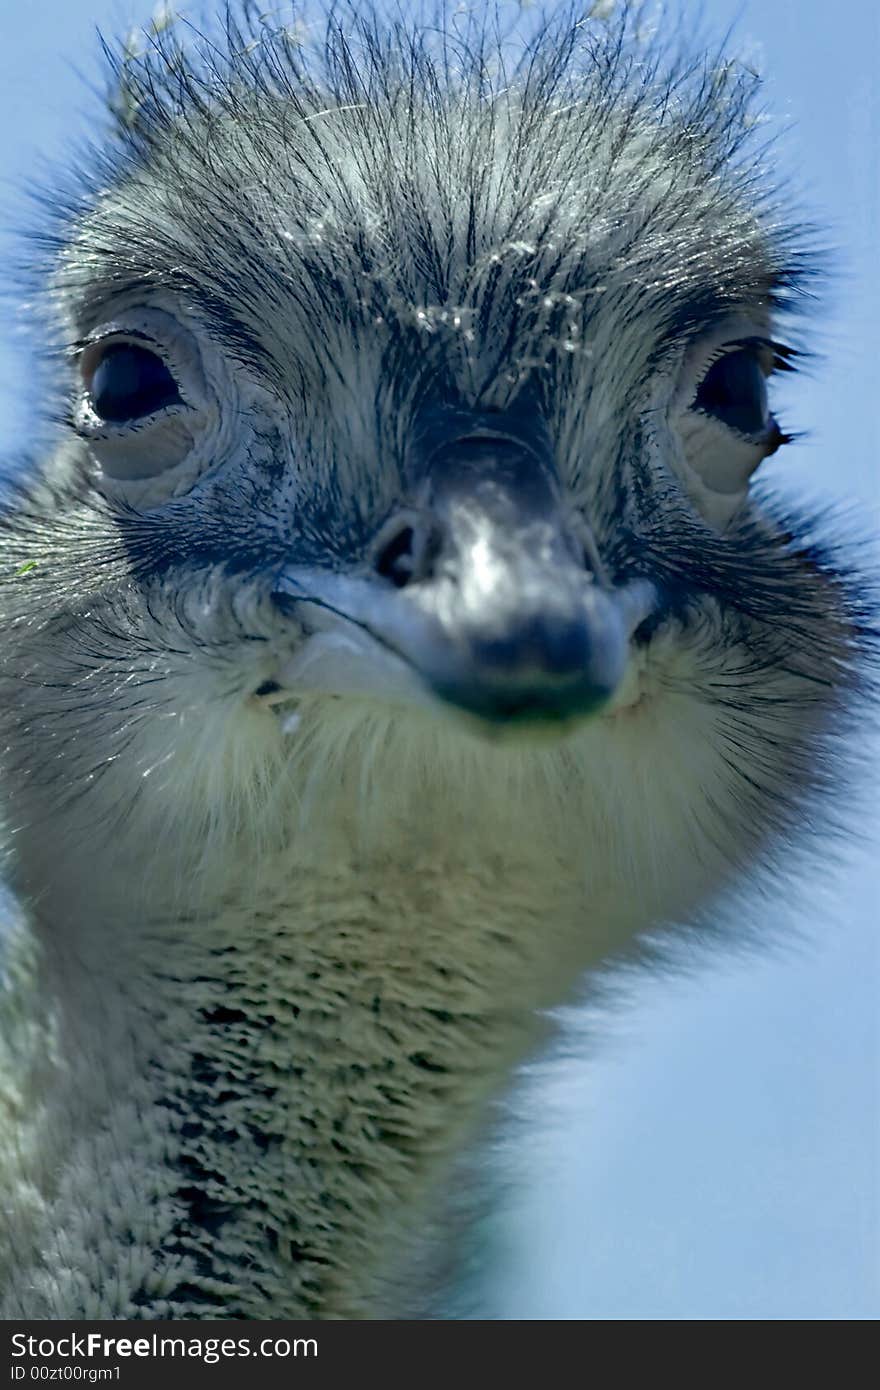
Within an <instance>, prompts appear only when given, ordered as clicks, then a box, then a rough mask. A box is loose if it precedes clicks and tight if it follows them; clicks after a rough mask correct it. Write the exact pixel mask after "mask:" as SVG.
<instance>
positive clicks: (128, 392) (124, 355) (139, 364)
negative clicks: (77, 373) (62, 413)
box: [89, 343, 180, 423]
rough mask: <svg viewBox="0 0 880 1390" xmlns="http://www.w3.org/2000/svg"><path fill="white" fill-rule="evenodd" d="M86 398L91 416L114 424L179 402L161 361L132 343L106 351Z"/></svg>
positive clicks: (168, 374) (171, 379) (175, 389)
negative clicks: (91, 409)
mask: <svg viewBox="0 0 880 1390" xmlns="http://www.w3.org/2000/svg"><path fill="white" fill-rule="evenodd" d="M89 395H90V397H91V402H92V408H93V410H94V411H95V414H96V415H100V417H101V419H102V420H109V421H112V422H114V423H121V422H122V421H126V420H139V419H142V418H143V417H144V416H146V415H152V414H153V413H154V412H155V411H157V410H160V409H161V408H162V407H163V406H166V405H173V404H174V403H175V402H176V401H179V400H180V394H179V392H178V390H177V383H176V381H175V380H174V377H173V376H172V375H171V373H170V372H169V370H168V368H167V367H166V366H165V363H164V362H163V361H162V359H161V357H158V356H157V355H156V353H155V352H150V351H149V349H148V348H143V347H138V346H137V345H136V344H134V343H116V344H114V345H113V346H112V347H109V348H108V349H107V351H106V352H105V353H104V356H103V357H102V358H101V360H100V362H99V363H98V365H97V367H96V368H95V370H94V373H93V375H92V380H91V384H90V386H89Z"/></svg>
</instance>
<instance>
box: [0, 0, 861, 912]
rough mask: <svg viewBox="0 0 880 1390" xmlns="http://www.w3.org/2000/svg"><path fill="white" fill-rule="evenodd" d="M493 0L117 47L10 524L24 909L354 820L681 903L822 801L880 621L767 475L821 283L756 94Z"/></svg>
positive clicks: (16, 817)
mask: <svg viewBox="0 0 880 1390" xmlns="http://www.w3.org/2000/svg"><path fill="white" fill-rule="evenodd" d="M481 16H482V7H476V8H475V10H474V11H473V12H471V13H462V12H459V11H457V10H456V11H453V9H452V8H450V9H449V10H444V11H443V12H424V13H423V14H422V16H421V18H418V19H415V20H406V21H399V22H395V23H386V22H385V21H383V20H380V19H377V18H375V17H373V16H372V15H371V14H370V13H369V11H368V10H367V9H359V8H357V7H350V6H348V5H347V4H343V5H337V6H334V7H333V8H332V10H331V11H330V13H329V16H323V17H322V18H321V19H320V20H318V21H316V22H314V23H313V22H311V20H310V17H309V14H308V13H307V12H305V13H303V14H295V13H294V12H293V11H292V10H291V12H290V14H289V16H288V22H286V23H282V22H281V20H280V19H279V18H278V17H277V16H273V17H271V20H270V19H267V18H266V17H264V16H260V15H259V13H258V10H257V7H256V6H250V5H247V6H245V7H244V9H243V10H242V12H241V14H240V18H239V19H238V20H227V27H226V31H225V33H224V35H223V36H222V39H220V40H218V41H216V42H215V36H212V35H208V36H207V37H204V36H200V35H199V34H198V33H196V32H195V31H194V30H193V29H192V28H191V27H189V26H188V25H187V24H186V23H185V22H184V21H182V20H181V21H178V22H177V23H176V24H169V25H167V26H165V27H162V26H160V25H155V26H154V27H153V29H152V30H151V31H150V32H149V33H148V34H146V35H145V36H144V41H143V44H142V47H141V49H140V51H135V50H134V49H128V50H126V52H125V54H124V55H123V56H121V57H116V58H114V59H113V73H114V78H113V86H114V100H113V103H112V108H113V117H114V122H115V128H114V130H113V131H112V132H109V131H108V135H107V140H106V143H105V144H104V145H102V147H101V151H100V156H99V157H97V158H92V161H91V168H90V172H89V174H88V175H87V176H86V175H85V174H84V175H83V176H82V178H81V181H80V182H79V183H78V184H77V187H76V189H75V191H74V193H73V194H72V195H71V197H70V198H69V200H68V202H67V204H66V206H65V207H64V209H63V210H62V211H59V213H58V216H57V220H56V225H55V231H54V234H53V236H52V237H51V238H50V239H49V246H48V253H49V255H50V258H51V266H50V272H49V276H48V283H49V291H48V299H47V303H46V309H47V316H48V319H49V320H51V322H52V323H53V324H54V325H55V328H56V331H57V334H58V339H57V341H58V344H59V345H60V351H59V353H58V361H59V371H60V375H61V377H62V378H63V388H62V389H63V392H64V405H63V407H62V409H61V415H62V417H63V418H62V421H61V423H60V424H59V429H58V439H57V448H56V449H55V452H54V453H53V455H52V456H51V458H50V459H49V460H48V461H42V460H41V461H37V460H33V461H30V462H29V463H27V464H25V465H24V466H23V467H21V468H20V469H19V470H18V473H17V476H16V479H15V483H14V489H13V495H12V498H11V500H10V504H9V506H8V508H7V510H6V513H5V515H4V517H3V522H2V526H3V534H2V558H3V562H4V568H5V572H6V579H5V583H4V585H3V591H2V593H3V598H2V606H3V622H4V649H3V653H2V657H0V682H2V701H0V703H2V715H0V720H2V726H3V744H4V747H5V753H4V765H3V773H2V775H3V782H4V797H5V803H6V808H7V809H6V815H7V819H8V822H9V825H10V827H11V829H12V830H14V831H16V832H17V835H15V836H13V842H14V843H15V844H17V845H19V846H20V847H21V848H20V849H19V850H18V852H17V857H16V865H17V867H16V868H14V873H15V874H16V875H17V879H18V881H19V882H20V883H21V884H22V886H24V887H26V888H27V887H28V886H29V885H30V886H31V887H32V888H33V887H34V885H38V884H39V883H40V882H41V881H42V877H43V876H44V873H45V867H46V863H47V859H51V860H52V861H53V863H54V864H56V865H57V864H58V863H59V862H62V861H65V860H66V859H67V860H70V861H71V863H73V862H75V861H76V860H77V857H78V856H79V855H80V854H81V851H82V848H83V847H84V846H88V847H89V849H90V851H92V852H96V851H97V848H98V847H99V846H102V845H103V846H105V847H106V849H107V851H108V852H109V854H110V855H111V857H114V856H115V858H116V861H117V862H118V864H119V865H120V866H124V865H128V867H129V869H130V868H131V866H132V865H133V864H137V865H138V866H139V868H140V871H141V872H142V874H143V875H144V876H146V877H149V873H150V871H148V869H147V868H146V867H145V866H146V865H147V863H148V862H149V864H150V865H153V866H155V864H156V863H159V862H161V863H162V864H164V865H166V866H167V865H168V863H169V854H171V855H172V856H173V855H179V857H180V858H179V864H180V873H181V874H183V873H184V868H185V869H186V875H185V877H186V883H187V885H189V886H190V887H191V886H192V884H193V882H194V876H195V879H197V878H198V875H199V873H201V874H202V876H203V877H204V878H206V879H207V878H210V877H211V876H212V875H215V876H216V875H217V874H218V873H220V870H221V868H222V867H225V866H226V865H227V864H233V863H234V864H239V865H240V863H241V862H242V856H245V857H247V859H248V860H249V862H257V861H259V860H260V858H261V856H266V857H268V858H270V859H272V860H273V861H274V860H276V859H277V857H278V856H279V855H282V856H286V857H287V858H288V859H290V861H291V862H297V863H299V864H307V863H310V862H314V861H315V860H316V859H321V858H322V857H326V858H330V857H332V855H333V854H334V853H336V852H337V850H338V846H339V844H340V843H341V841H342V840H344V841H345V843H346V844H347V845H348V846H349V848H351V847H352V846H354V847H355V849H356V852H357V853H359V854H360V853H363V854H374V855H379V856H382V855H390V856H391V857H394V856H398V857H401V856H403V857H405V856H406V855H409V854H411V853H415V852H416V850H417V851H418V852H419V853H423V852H427V851H426V847H428V849H430V852H435V853H436V854H437V855H438V856H440V857H441V858H442V857H443V856H447V857H448V858H449V860H450V863H453V862H466V861H467V860H468V858H469V857H475V856H479V857H485V856H486V855H490V854H491V855H496V856H500V857H501V858H502V859H505V858H506V859H517V860H519V861H522V862H524V863H525V862H529V860H530V858H534V860H535V862H536V863H537V862H539V861H540V862H541V863H542V864H543V865H544V866H545V867H546V865H547V863H548V856H549V857H550V861H552V864H553V865H554V866H555V869H554V872H557V873H558V874H560V875H567V876H569V877H571V878H573V879H578V880H581V879H582V881H583V883H584V885H585V888H587V891H589V892H593V891H595V890H596V886H597V884H599V883H601V885H602V887H603V891H604V894H605V897H606V898H608V897H612V898H613V897H614V895H615V894H617V895H618V896H620V895H624V896H625V895H629V896H630V897H633V896H638V897H639V898H640V901H642V902H643V903H644V911H643V912H642V913H641V918H642V919H643V920H644V922H645V923H646V924H649V923H651V922H653V921H655V920H656V919H657V917H658V916H659V917H663V916H665V915H668V914H674V913H676V912H679V911H684V910H688V909H689V908H690V907H691V906H692V905H693V904H694V903H695V902H696V901H698V900H699V898H700V897H701V895H703V894H704V893H705V892H706V891H707V890H708V889H710V888H715V887H717V886H719V885H720V884H721V883H723V882H724V881H725V879H726V877H727V876H728V874H729V873H730V872H731V871H735V870H737V869H738V868H740V867H741V866H742V865H743V864H744V863H745V862H747V861H748V860H749V859H750V858H751V857H752V856H753V855H754V854H755V853H756V852H757V851H758V850H759V849H760V848H761V847H765V848H768V849H769V848H770V847H772V846H773V845H774V844H778V843H780V842H782V841H784V838H785V836H786V834H787V832H788V831H789V830H790V829H791V828H792V827H793V825H794V823H795V822H796V821H799V820H800V819H802V817H803V810H804V805H805V802H806V800H807V797H808V794H810V793H812V792H813V791H815V790H816V789H817V788H819V787H820V786H821V785H822V784H823V783H824V781H825V780H826V777H827V770H828V768H829V767H830V766H831V763H832V759H831V758H830V757H829V755H828V748H829V742H828V740H829V739H830V738H831V737H832V736H833V735H834V733H835V732H836V731H839V728H840V725H841V721H842V719H843V717H844V714H845V711H846V709H847V708H848V707H849V704H850V701H851V698H852V695H853V692H854V690H855V688H856V686H857V684H858V679H859V671H860V653H861V651H862V647H863V636H862V634H863V631H864V620H863V614H862V612H861V609H860V603H859V599H858V590H857V586H855V585H854V584H853V583H852V582H851V581H850V579H849V578H848V576H847V575H846V573H844V571H843V569H842V568H841V566H839V565H838V563H837V562H836V560H835V558H834V555H833V554H832V553H831V552H829V551H826V550H823V549H822V548H821V547H820V546H819V545H818V544H817V543H816V542H815V539H814V533H813V527H812V524H811V523H807V522H803V521H800V520H799V519H797V518H787V517H784V516H783V515H782V514H781V512H780V511H779V510H778V509H777V508H776V507H775V506H774V504H773V503H772V501H771V500H770V498H769V494H768V493H767V492H766V490H762V489H761V488H760V485H756V484H755V482H754V481H753V480H754V478H755V474H756V470H758V469H759V467H760V466H761V464H762V462H763V461H764V460H765V459H767V458H769V457H770V456H772V455H775V454H776V452H777V450H779V449H780V447H781V446H783V445H784V444H785V443H786V442H787V439H788V436H787V434H786V431H785V429H784V427H783V426H782V425H780V424H779V423H778V421H777V420H776V418H775V417H774V414H773V410H772V396H773V378H774V375H775V374H776V373H778V372H782V371H789V370H791V369H792V367H793V366H794V365H795V360H796V356H797V354H796V353H795V352H794V351H793V349H792V348H791V347H790V346H787V345H786V342H785V336H784V335H785V333H786V327H785V326H786V324H787V323H790V321H791V317H792V315H793V314H794V313H795V312H796V311H797V309H798V306H799V302H800V300H801V299H802V297H803V292H804V285H805V283H806V279H807V277H808V276H809V273H810V268H809V257H808V256H806V255H805V253H804V250H803V248H802V247H801V245H800V234H799V233H798V231H797V229H792V228H791V227H789V226H788V225H787V223H786V220H785V218H784V216H783V214H782V212H781V209H780V207H779V204H778V202H777V201H776V199H775V196H774V192H773V186H772V182H771V181H770V180H769V179H768V175H767V172H766V167H765V151H764V149H763V148H762V147H761V143H760V136H758V135H756V134H755V131H754V129H753V126H754V124H755V122H754V119H753V105H754V95H755V94H754V91H753V88H754V82H753V79H752V78H751V77H750V76H749V75H748V74H746V73H744V72H743V71H742V70H741V69H740V68H739V67H738V65H737V64H736V62H735V61H733V60H730V59H726V58H721V57H717V56H716V57H714V58H711V59H707V60H705V61H704V62H698V63H694V62H684V61H679V60H677V59H675V57H674V56H670V55H669V54H668V53H666V52H664V51H662V50H661V48H660V46H658V44H657V42H656V41H648V42H647V43H646V42H643V41H642V40H641V39H640V38H639V36H638V35H637V34H636V33H634V32H632V30H633V26H632V25H629V24H628V23H627V21H626V20H624V21H623V22H621V23H620V24H617V25H610V26H609V25H605V24H602V23H600V22H598V21H593V20H582V19H580V18H578V17H577V16H575V14H574V12H573V11H572V12H571V13H567V14H565V15H563V16H557V17H556V18H554V19H552V20H550V21H548V22H546V23H540V22H537V21H534V20H529V17H528V15H526V16H525V18H524V19H523V20H522V21H521V22H520V23H519V24H518V25H514V26H511V27H509V28H508V29H506V30H505V29H504V28H503V25H502V24H501V22H500V21H499V20H498V19H497V17H496V19H495V20H492V21H490V22H487V21H486V20H485V19H484V18H483V17H481ZM233 851H234V852H233ZM174 877H175V876H174V873H173V872H171V873H170V874H169V880H173V879H174ZM154 890H155V880H154V879H152V880H151V891H154ZM132 891H134V889H132Z"/></svg>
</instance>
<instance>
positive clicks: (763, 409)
mask: <svg viewBox="0 0 880 1390" xmlns="http://www.w3.org/2000/svg"><path fill="white" fill-rule="evenodd" d="M693 409H694V410H702V411H705V413H706V414H707V415H713V416H714V417H715V419H716V420H720V421H721V423H722V424H724V425H729V426H730V428H731V429H734V430H739V432H740V433H741V434H753V435H754V434H765V433H766V431H767V429H768V427H769V425H770V411H769V408H768V405H767V378H766V376H765V375H764V371H763V369H762V367H761V363H760V362H759V361H758V358H757V356H756V354H755V353H754V352H753V351H752V350H751V349H749V348H740V349H739V350H738V351H737V352H728V353H726V354H725V356H724V357H719V359H718V361H717V362H713V364H712V366H711V367H710V368H709V370H708V372H707V373H706V375H705V376H704V377H703V380H702V381H701V382H700V387H699V390H698V391H697V396H696V400H695V401H694V404H693Z"/></svg>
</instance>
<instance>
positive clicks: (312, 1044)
mask: <svg viewBox="0 0 880 1390" xmlns="http://www.w3.org/2000/svg"><path fill="white" fill-rule="evenodd" d="M525 858H526V859H527V860H528V859H529V858H530V856H528V855H526V856H525ZM534 867H535V866H534V864H530V865H529V867H528V868H527V869H524V868H523V866H522V865H519V866H516V865H515V864H514V862H513V857H512V856H511V859H510V860H509V861H508V862H507V863H502V862H500V861H494V862H489V863H485V862H484V863H478V862H477V861H476V860H475V861H474V862H472V863H470V864H467V865H464V864H458V865H455V866H453V865H450V864H448V863H446V864H445V863H441V862H439V861H437V860H432V859H430V858H429V859H428V860H426V861H424V862H421V863H420V862H416V861H410V862H407V863H402V862H399V861H398V862H392V861H389V860H387V859H377V860H376V861H375V862H373V863H348V864H340V863H339V862H337V863H336V864H335V866H334V867H333V869H332V870H325V871H322V872H316V871H313V872H311V873H309V874H302V873H299V874H294V875H291V876H288V874H287V873H284V872H278V873H275V874H269V875H268V876H267V877H264V879H263V880H262V881H261V882H260V883H257V881H256V879H254V878H252V877H251V878H249V877H248V875H247V874H244V875H243V881H244V883H245V884H246V886H241V884H240V886H239V890H238V891H237V892H236V893H235V894H234V895H227V896H225V897H224V900H223V901H222V902H215V903H213V904H211V905H206V904H204V903H202V904H200V906H199V909H198V911H194V912H192V913H186V912H180V911H179V912H178V913H177V914H176V915H169V916H156V917H153V918H149V917H146V918H145V919H144V920H143V921H141V922H139V923H137V924H134V923H132V921H131V920H130V919H125V914H124V912H122V920H120V921H117V922H113V921H112V920H111V919H110V918H109V917H107V916H103V920H101V918H102V914H103V913H104V912H105V911H106V909H104V908H102V909H101V912H100V913H99V914H98V915H97V916H96V915H95V913H94V902H92V909H93V910H92V913H91V915H90V916H89V918H88V923H87V924H86V921H85V920H84V919H82V920H80V922H79V923H78V924H77V922H76V903H75V895H74V900H73V901H71V899H70V898H68V902H67V921H66V924H65V928H64V931H63V932H60V931H58V930H57V924H55V923H53V922H46V921H43V922H42V923H41V925H40V937H41V940H42V960H41V962H40V963H39V964H37V965H32V966H30V967H28V968H29V969H31V970H34V969H38V970H39V971H40V974H41V979H40V982H39V988H38V989H36V990H31V991H30V995H31V997H36V998H39V999H41V1000H42V1001H44V1004H43V1012H42V1014H41V1017H40V1019H39V1020H38V1021H37V1024H36V1025H35V1026H36V1029H37V1038H36V1045H35V1046H33V1044H32V1046H33V1051H34V1055H36V1054H37V1053H41V1054H42V1055H43V1056H45V1055H46V1054H47V1053H50V1054H51V1059H52V1060H51V1064H49V1065H48V1070H49V1072H50V1075H49V1076H48V1077H47V1076H45V1075H43V1076H42V1077H41V1079H40V1084H39V1094H40V1095H41V1096H42V1099H41V1102H40V1106H39V1112H38V1113H33V1114H28V1115H26V1116H25V1117H24V1125H25V1129H26V1131H27V1140H26V1141H25V1142H26V1147H28V1148H29V1155H28V1157H27V1159H26V1161H25V1162H24V1163H22V1165H21V1169H20V1172H19V1174H18V1182H19V1184H20V1185H22V1187H24V1186H28V1192H29V1197H28V1201H27V1202H26V1203H22V1204H21V1206H22V1210H24V1207H25V1206H26V1207H27V1209H28V1215H27V1216H26V1217H25V1216H22V1218H21V1220H20V1227H19V1230H18V1231H17V1233H15V1234H14V1241H13V1244H14V1246H15V1247H17V1248H14V1250H13V1254H12V1260H13V1261H14V1262H15V1263H16V1264H17V1267H18V1274H17V1277H16V1279H15V1289H14V1292H13V1293H11V1295H10V1296H9V1298H8V1302H7V1306H6V1309H5V1312H6V1315H7V1316H13V1315H27V1316H30V1317H40V1316H43V1317H47V1316H48V1317H56V1318H57V1317H68V1318H69V1317H75V1318H76V1317H88V1316H104V1317H126V1316H144V1317H162V1316H164V1317H168V1316H177V1317H186V1316H189V1317H194V1316H195V1317H212V1316H225V1317H229V1316H239V1317H247V1318H260V1317H269V1316H287V1317H303V1316H306V1317H308V1316H370V1315H372V1316H377V1315H378V1316H381V1315H382V1314H383V1313H384V1314H386V1315H388V1314H389V1313H393V1312H396V1311H398V1310H399V1305H398V1302H397V1297H398V1295H397V1291H396V1290H397V1288H398V1287H399V1285H400V1282H401V1280H402V1279H403V1277H404V1270H406V1269H411V1268H412V1267H413V1261H414V1260H415V1259H416V1257H417V1255H418V1253H419V1252H418V1251H417V1249H416V1247H417V1245H420V1244H422V1243H423V1238H424V1235H425V1232H426V1230H427V1229H428V1227H427V1224H426V1223H427V1222H428V1220H429V1217H430V1214H431V1211H432V1208H433V1206H434V1204H435V1202H436V1201H437V1199H438V1196H439V1194H440V1193H441V1192H442V1188H443V1180H444V1178H446V1177H447V1176H448V1174H449V1170H450V1166H451V1163H452V1160H453V1157H454V1155H455V1154H456V1152H457V1151H458V1150H459V1149H460V1147H461V1145H462V1144H463V1143H464V1141H465V1140H466V1139H467V1138H468V1136H469V1135H470V1134H472V1133H473V1131H474V1130H475V1128H476V1126H477V1124H478V1123H480V1121H481V1120H482V1119H483V1112H484V1110H485V1105H486V1101H487V1099H488V1098H489V1097H490V1096H491V1095H492V1093H493V1092H494V1091H495V1090H497V1088H498V1086H499V1084H500V1082H501V1081H502V1079H503V1078H504V1076H505V1074H506V1073H507V1071H508V1070H509V1068H510V1066H511V1064H512V1063H513V1062H514V1061H515V1060H516V1059H517V1058H518V1057H520V1056H521V1055H522V1053H523V1050H524V1049H525V1048H526V1047H527V1046H528V1045H529V1044H530V1043H531V1042H532V1041H534V1039H535V1037H536V1034H537V1032H538V1024H537V1022H536V1019H535V1014H534V1010H535V1007H536V1006H541V1005H546V1004H548V1003H550V1002H552V1001H553V1000H555V999H557V998H558V997H559V996H560V994H561V993H562V992H563V991H564V990H565V988H567V986H568V983H569V980H570V979H573V978H575V977H576V974H575V972H574V971H573V970H572V960H573V957H574V956H575V955H576V956H578V957H579V958H582V957H583V955H584V950H583V945H582V943H581V944H576V943H578V942H580V938H581V937H582V935H583V928H584V922H583V909H584V902H583V889H582V887H581V886H580V885H575V884H572V883H571V882H565V881H564V880H562V879H557V880H556V882H555V883H554V881H553V874H550V875H549V876H548V874H546V873H545V874H543V875H541V877H540V879H539V878H537V877H536V875H535V872H534ZM86 896H87V895H85V894H84V899H85V897H86ZM93 896H94V895H93ZM49 907H50V910H51V904H49ZM44 910H45V908H44ZM120 910H121V909H120ZM38 911H39V909H38ZM121 911H122V910H121ZM598 944H599V943H594V946H598ZM19 1031H20V1030H19ZM15 1074H17V1075H20V1076H22V1075H24V1073H22V1071H21V1068H20V1067H18V1068H16V1072H15ZM25 1086H26V1088H27V1089H30V1086H29V1084H28V1082H27V1079H26V1077H25ZM32 1099H33V1098H32V1096H29V1095H26V1094H22V1095H20V1096H19V1098H18V1103H19V1104H20V1105H21V1106H22V1107H23V1108H25V1107H28V1106H30V1105H31V1103H32ZM35 1175H36V1176H35Z"/></svg>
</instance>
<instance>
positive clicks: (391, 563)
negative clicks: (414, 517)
mask: <svg viewBox="0 0 880 1390" xmlns="http://www.w3.org/2000/svg"><path fill="white" fill-rule="evenodd" d="M415 550H416V535H415V531H414V530H413V528H412V526H410V525H403V526H401V527H400V528H399V529H398V530H397V531H395V533H394V534H393V535H392V536H390V537H388V538H387V539H386V540H385V542H384V544H383V545H382V546H381V548H380V550H379V551H378V553H377V555H376V559H375V562H374V564H375V568H376V573H377V574H381V575H382V578H383V579H388V580H390V581H391V583H392V584H393V585H394V587H395V588H396V589H405V588H406V586H407V584H411V583H412V580H413V577H414V575H415V569H416V555H415Z"/></svg>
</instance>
